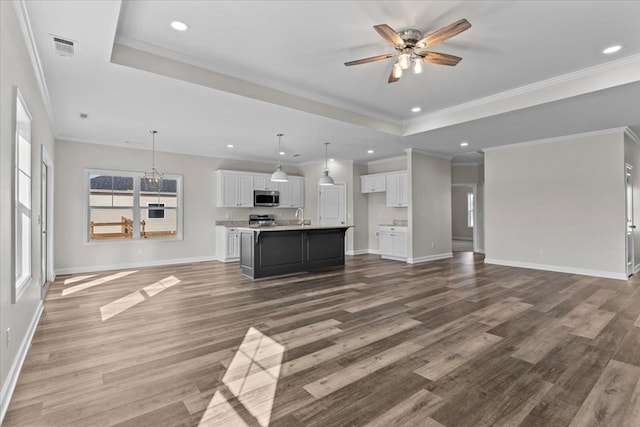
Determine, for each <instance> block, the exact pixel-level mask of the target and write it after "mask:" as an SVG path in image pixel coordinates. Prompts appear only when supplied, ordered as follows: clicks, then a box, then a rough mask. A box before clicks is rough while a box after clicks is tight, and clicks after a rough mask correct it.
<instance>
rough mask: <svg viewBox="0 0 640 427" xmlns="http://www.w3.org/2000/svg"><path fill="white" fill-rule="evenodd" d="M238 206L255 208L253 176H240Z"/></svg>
mask: <svg viewBox="0 0 640 427" xmlns="http://www.w3.org/2000/svg"><path fill="white" fill-rule="evenodd" d="M237 182H238V185H237V195H238V198H237V206H240V207H253V176H252V175H238V181H237Z"/></svg>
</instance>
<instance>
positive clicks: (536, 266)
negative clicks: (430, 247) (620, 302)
mask: <svg viewBox="0 0 640 427" xmlns="http://www.w3.org/2000/svg"><path fill="white" fill-rule="evenodd" d="M484 263H485V264H495V265H505V266H507V267H519V268H531V269H533V270H545V271H555V272H558V273H569V274H580V275H582V276H593V277H602V278H605V279H617V280H627V275H626V274H625V273H616V272H613V271H600V270H589V269H586V268H575V267H565V266H561V265H549V264H536V263H532V262H521V261H511V260H504V259H494V258H485V259H484Z"/></svg>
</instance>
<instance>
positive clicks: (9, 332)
mask: <svg viewBox="0 0 640 427" xmlns="http://www.w3.org/2000/svg"><path fill="white" fill-rule="evenodd" d="M9 341H11V328H7V348H8V347H9Z"/></svg>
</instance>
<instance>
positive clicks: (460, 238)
mask: <svg viewBox="0 0 640 427" xmlns="http://www.w3.org/2000/svg"><path fill="white" fill-rule="evenodd" d="M451 240H466V241H468V242H472V241H473V237H456V236H453V237H452V238H451Z"/></svg>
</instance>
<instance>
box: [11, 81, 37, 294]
mask: <svg viewBox="0 0 640 427" xmlns="http://www.w3.org/2000/svg"><path fill="white" fill-rule="evenodd" d="M14 99H15V102H14V103H13V144H12V150H13V153H12V159H13V173H12V176H11V179H12V180H13V182H12V199H11V204H12V206H11V208H12V209H11V215H12V218H11V224H12V229H11V248H12V252H13V254H12V256H11V277H12V279H11V302H12V304H15V303H16V302H18V300H19V299H20V297H22V295H24V293H25V291H26V290H27V288H29V286H30V285H31V283H32V282H33V207H34V204H33V172H34V169H33V157H34V156H33V131H32V126H31V124H32V122H33V116H32V115H31V112H30V111H29V108H28V107H27V103H26V102H25V100H24V97H23V96H22V93H21V92H20V89H19V88H18V87H17V86H15V97H14ZM18 103H20V106H21V107H22V109H23V110H24V113H25V114H26V116H27V117H26V118H27V123H28V128H29V131H28V138H24V136H23V138H24V139H25V140H26V141H28V142H29V151H30V153H29V161H30V165H29V169H30V171H29V185H30V188H29V197H30V198H31V201H30V204H29V205H30V207H29V209H28V213H29V223H30V227H29V274H28V276H27V277H26V278H24V280H22V282H21V283H18V281H17V279H18V278H17V277H16V274H17V267H16V266H17V262H18V257H19V256H20V255H19V254H22V251H21V250H18V237H19V232H18V230H19V229H20V230H22V221H21V220H20V218H21V214H22V212H23V209H22V208H21V207H20V203H19V201H18V197H19V189H18V185H19V174H20V165H19V159H18V156H19V152H20V148H19V141H20V137H21V132H20V129H19V126H18ZM21 259H22V258H20V260H21Z"/></svg>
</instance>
